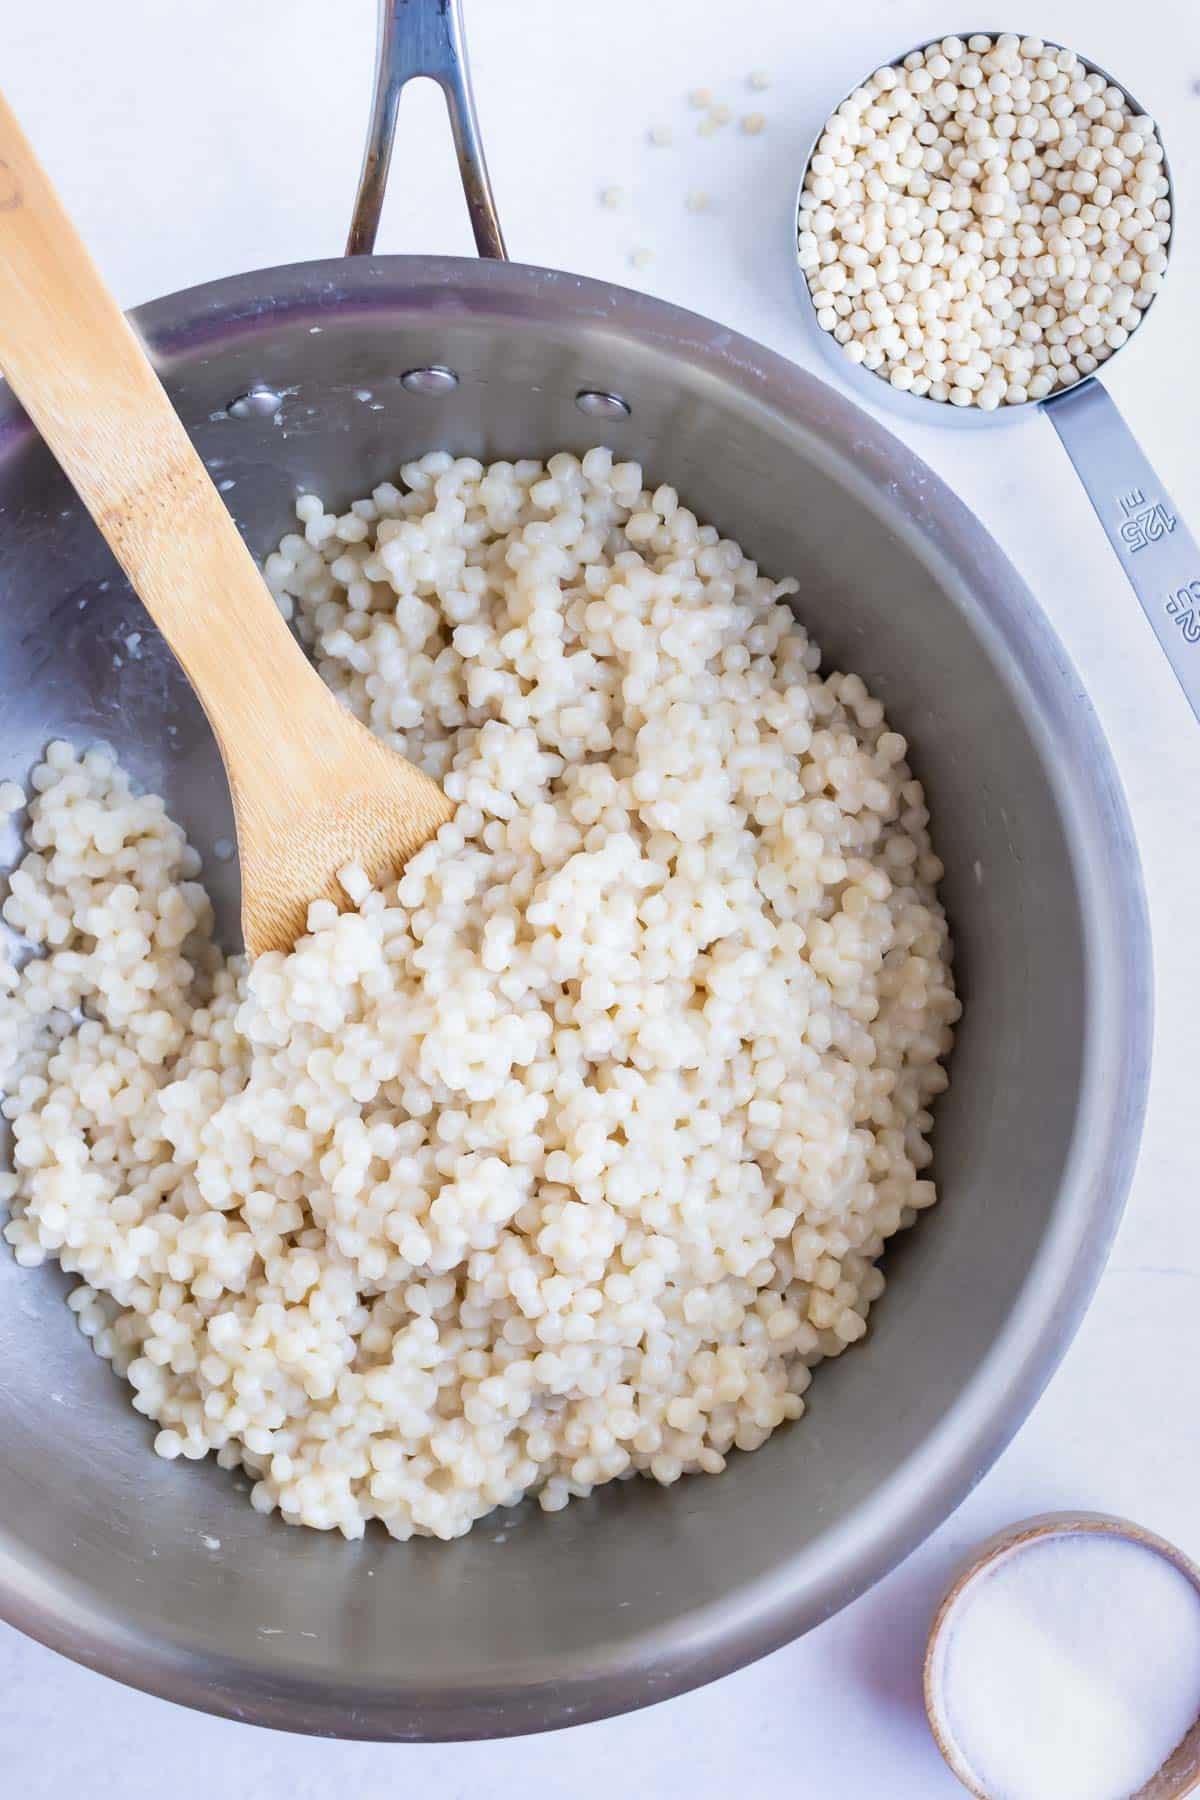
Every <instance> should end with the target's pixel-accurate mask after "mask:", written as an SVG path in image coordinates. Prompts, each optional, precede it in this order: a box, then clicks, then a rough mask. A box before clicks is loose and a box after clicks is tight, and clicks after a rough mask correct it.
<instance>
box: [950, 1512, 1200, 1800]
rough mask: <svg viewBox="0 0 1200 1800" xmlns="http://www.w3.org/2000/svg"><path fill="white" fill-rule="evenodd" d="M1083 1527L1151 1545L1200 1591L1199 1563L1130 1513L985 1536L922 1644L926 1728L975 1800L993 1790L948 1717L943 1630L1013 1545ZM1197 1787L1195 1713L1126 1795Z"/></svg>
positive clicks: (1139, 1799)
mask: <svg viewBox="0 0 1200 1800" xmlns="http://www.w3.org/2000/svg"><path fill="white" fill-rule="evenodd" d="M1087 1533H1097V1534H1099V1535H1102V1536H1106V1537H1117V1538H1124V1539H1125V1540H1126V1541H1127V1542H1128V1543H1131V1544H1138V1545H1140V1546H1141V1548H1142V1549H1144V1550H1153V1551H1154V1552H1155V1554H1156V1555H1158V1556H1162V1557H1165V1558H1166V1560H1167V1561H1168V1562H1169V1563H1171V1564H1172V1565H1173V1566H1174V1567H1175V1568H1176V1569H1178V1570H1179V1572H1180V1573H1181V1574H1182V1575H1186V1576H1187V1578H1188V1580H1189V1581H1190V1582H1191V1584H1192V1586H1193V1587H1194V1588H1195V1589H1196V1591H1197V1593H1200V1568H1197V1566H1196V1564H1195V1563H1194V1562H1192V1561H1191V1559H1190V1558H1189V1557H1186V1556H1185V1555H1184V1554H1183V1551H1182V1550H1178V1549H1177V1548H1176V1547H1175V1545H1174V1544H1169V1543H1168V1542H1167V1540H1166V1539H1165V1538H1160V1537H1158V1536H1157V1535H1156V1534H1155V1533H1154V1532H1153V1531H1147V1530H1145V1528H1144V1527H1143V1526H1141V1525H1135V1524H1134V1523H1133V1521H1132V1520H1131V1519H1120V1518H1115V1517H1113V1516H1112V1515H1110V1514H1108V1513H1093V1512H1057V1513H1039V1514H1038V1515H1037V1516H1036V1517H1035V1518H1032V1519H1023V1520H1022V1521H1021V1522H1020V1524H1018V1525H1010V1526H1009V1527H1008V1528H1007V1529H1006V1530H1005V1531H1001V1532H997V1534H996V1536H995V1537H992V1538H988V1539H987V1541H986V1542H985V1543H983V1544H981V1545H980V1546H979V1548H978V1549H977V1550H976V1551H975V1552H974V1554H973V1555H972V1557H971V1560H970V1562H969V1563H967V1565H966V1566H965V1567H964V1568H963V1569H961V1570H960V1571H959V1573H958V1574H957V1575H956V1576H955V1578H954V1580H953V1581H952V1582H951V1584H950V1586H949V1587H948V1588H947V1590H946V1593H945V1594H944V1596H943V1598H942V1602H941V1605H940V1606H939V1607H938V1609H937V1612H936V1614H935V1615H934V1620H933V1625H932V1627H931V1629H930V1633H929V1642H928V1645H927V1646H926V1650H925V1712H926V1715H927V1717H928V1719H929V1728H930V1730H931V1731H932V1732H933V1736H934V1741H935V1742H936V1744H937V1747H938V1749H939V1750H940V1751H941V1753H942V1756H943V1758H944V1759H945V1762H946V1766H947V1767H948V1768H949V1770H950V1772H951V1774H953V1775H954V1776H956V1777H957V1779H958V1780H959V1781H960V1782H961V1783H962V1785H963V1787H964V1788H966V1790H967V1792H968V1793H969V1794H974V1795H975V1800H993V1796H992V1795H990V1794H989V1793H988V1792H987V1790H986V1789H984V1788H981V1787H980V1786H979V1785H978V1781H977V1778H976V1776H975V1773H974V1771H973V1770H972V1768H971V1767H970V1765H969V1763H968V1762H967V1760H966V1758H965V1756H964V1755H963V1754H962V1752H961V1751H960V1749H959V1747H958V1745H957V1744H956V1743H955V1741H954V1738H953V1736H952V1735H951V1733H950V1729H949V1726H948V1725H947V1722H946V1718H945V1712H944V1710H943V1707H942V1695H941V1665H940V1659H939V1651H940V1650H941V1647H942V1646H941V1638H942V1633H943V1630H944V1628H945V1626H946V1625H947V1623H948V1622H949V1619H950V1615H951V1613H952V1612H953V1610H954V1608H955V1606H956V1605H957V1604H958V1602H959V1600H960V1599H961V1598H962V1597H963V1595H964V1594H965V1593H966V1590H967V1589H968V1588H969V1587H970V1586H971V1584H972V1583H973V1582H974V1581H976V1580H977V1579H978V1578H979V1577H980V1576H981V1575H984V1574H986V1573H987V1571H988V1570H989V1569H991V1568H992V1567H994V1565H995V1564H996V1563H997V1562H998V1561H999V1560H1000V1558H1001V1557H1004V1556H1007V1555H1009V1554H1010V1553H1011V1552H1013V1551H1020V1550H1023V1549H1027V1548H1028V1547H1029V1546H1030V1545H1031V1544H1035V1543H1038V1542H1039V1541H1041V1540H1043V1539H1045V1538H1051V1537H1076V1536H1080V1535H1084V1534H1087ZM1197 1789H1200V1717H1197V1719H1196V1722H1195V1724H1194V1725H1193V1726H1192V1727H1191V1729H1190V1731H1188V1732H1187V1733H1186V1734H1185V1736H1184V1737H1183V1739H1182V1741H1181V1742H1180V1743H1179V1744H1178V1745H1177V1746H1176V1748H1175V1749H1174V1750H1173V1751H1172V1752H1171V1754H1170V1756H1169V1757H1168V1758H1167V1760H1166V1762H1165V1763H1163V1765H1162V1767H1161V1769H1159V1770H1158V1772H1157V1774H1155V1775H1152V1776H1151V1777H1150V1780H1149V1781H1147V1782H1146V1783H1144V1785H1143V1786H1142V1787H1140V1788H1138V1790H1137V1792H1136V1794H1132V1795H1130V1800H1182V1797H1183V1796H1184V1795H1186V1794H1194V1793H1196V1791H1197Z"/></svg>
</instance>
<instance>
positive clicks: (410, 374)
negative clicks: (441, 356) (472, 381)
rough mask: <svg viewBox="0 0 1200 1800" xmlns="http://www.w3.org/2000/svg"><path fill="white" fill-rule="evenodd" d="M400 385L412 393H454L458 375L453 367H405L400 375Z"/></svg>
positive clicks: (432, 395) (434, 394) (431, 394)
mask: <svg viewBox="0 0 1200 1800" xmlns="http://www.w3.org/2000/svg"><path fill="white" fill-rule="evenodd" d="M400 386H401V387H402V388H406V389H407V390H408V392H409V393H410V394H428V395H430V396H431V397H436V396H437V395H440V394H450V393H453V391H454V389H455V388H456V387H457V386H458V376H457V375H456V374H455V373H454V370H453V369H443V368H432V369H405V371H404V373H403V375H402V376H401V377H400Z"/></svg>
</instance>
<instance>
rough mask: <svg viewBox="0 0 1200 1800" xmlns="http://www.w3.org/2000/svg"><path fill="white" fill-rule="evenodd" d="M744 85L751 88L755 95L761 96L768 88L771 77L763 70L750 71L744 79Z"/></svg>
mask: <svg viewBox="0 0 1200 1800" xmlns="http://www.w3.org/2000/svg"><path fill="white" fill-rule="evenodd" d="M746 84H747V86H748V87H752V88H753V89H754V90H755V92H756V93H759V94H761V93H763V92H764V91H765V90H766V89H767V88H769V87H770V85H771V77H770V76H769V75H768V74H767V71H766V70H765V69H751V71H750V73H749V75H748V76H747V77H746Z"/></svg>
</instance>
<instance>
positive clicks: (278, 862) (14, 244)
mask: <svg viewBox="0 0 1200 1800" xmlns="http://www.w3.org/2000/svg"><path fill="white" fill-rule="evenodd" d="M0 369H3V371H4V374H5V375H6V376H7V378H8V380H9V382H10V384H11V386H12V388H13V390H14V391H15V393H16V394H17V397H18V398H19V399H20V401H21V403H22V405H23V406H24V407H25V409H26V411H27V412H28V413H29V416H30V418H31V419H32V420H33V423H34V424H35V425H36V426H37V429H38V431H39V432H40V433H41V435H42V437H43V438H44V440H45V442H46V443H47V445H48V446H49V448H50V449H51V450H52V451H53V453H54V455H55V457H56V458H57V459H58V461H59V463H60V464H61V465H62V467H63V469H64V471H65V472H66V474H67V475H68V476H69V477H70V480H71V482H72V483H73V485H74V487H75V489H76V491H77V493H78V494H79V496H80V498H81V499H82V501H83V503H84V505H85V506H86V507H87V509H88V511H89V512H90V513H91V515H92V518H93V519H94V520H95V522H96V524H97V526H98V527H99V529H100V531H101V533H102V535H103V536H104V537H105V538H106V539H107V540H108V543H109V545H110V547H111V548H112V550H113V552H114V554H115V555H116V558H117V561H118V562H119V563H120V564H121V567H122V568H123V569H124V571H125V573H126V575H128V577H129V579H130V581H131V582H132V584H133V587H134V589H135V590H136V592H137V594H138V596H139V598H140V599H141V601H142V603H143V605H144V606H145V607H146V610H147V611H148V612H149V614H150V616H151V617H152V618H153V620H154V622H155V624H156V625H157V626H158V628H159V630H160V631H161V632H162V634H163V636H164V638H165V639H166V641H167V643H168V644H169V645H170V647H171V649H172V650H173V651H174V653H175V655H176V656H177V657H178V659H179V661H180V663H181V664H182V666H183V670H184V673H185V674H186V675H187V677H188V680H189V681H190V682H191V684H192V686H193V687H194V688H195V690H196V692H197V694H198V695H199V697H200V700H201V703H202V704H203V706H204V710H205V712H206V713H207V715H208V720H209V723H210V725H211V726H212V728H213V731H214V733H215V734H216V738H217V742H218V744H219V746H220V749H221V755H222V757H223V759H224V763H225V772H226V774H227V776H228V778H229V786H230V790H231V792H232V795H233V810H234V818H235V820H236V822H237V839H238V854H239V859H240V862H241V872H242V934H243V936H244V938H245V942H246V948H247V950H248V951H249V952H250V954H251V955H252V956H254V955H257V954H258V953H259V952H260V951H263V950H290V949H291V947H292V945H293V944H294V943H295V941H296V939H297V938H298V937H299V936H300V935H301V934H302V933H303V931H304V928H305V919H306V914H307V909H308V904H309V902H310V901H312V900H317V899H332V900H334V901H337V902H338V903H339V904H340V903H343V901H344V896H343V894H342V890H341V888H340V886H339V884H338V880H337V872H338V870H339V869H341V868H343V867H344V866H345V865H346V864H347V863H358V864H360V865H361V866H362V867H363V868H364V869H365V870H366V872H367V873H368V875H370V876H371V878H372V879H379V878H381V877H383V876H384V875H386V874H387V873H388V871H389V870H390V869H392V868H395V867H396V866H398V865H400V864H402V863H403V862H404V861H405V860H406V859H407V858H408V857H409V856H411V855H412V853H413V852H414V851H415V850H417V849H418V848H419V847H420V845H421V844H423V843H424V842H425V840H426V839H427V838H429V837H432V836H433V834H434V833H435V832H436V831H437V829H438V827H439V825H441V824H443V823H444V822H445V820H446V819H448V818H449V816H450V814H451V812H452V811H453V808H452V806H451V804H450V802H449V801H448V800H447V799H446V796H445V795H444V794H443V793H442V790H441V788H440V787H438V785H437V783H436V782H434V781H431V780H430V779H429V777H428V776H427V775H423V774H422V773H421V771H420V770H419V769H415V768H414V767H413V766H412V764H411V763H408V762H405V760H404V759H403V758H402V757H400V756H397V755H396V754H395V753H394V752H393V751H391V750H388V749H386V748H385V747H384V746H383V745H382V744H381V743H379V742H378V740H377V739H375V738H373V737H372V736H371V734H370V732H368V731H367V730H366V729H365V727H363V726H362V725H360V724H358V722H357V721H356V720H354V719H352V718H351V717H350V715H349V713H347V712H345V711H344V710H343V708H342V707H341V706H340V705H339V704H338V702H337V701H336V700H335V699H334V697H333V695H332V694H331V693H330V692H329V689H328V688H327V687H326V686H325V684H324V683H323V682H322V681H321V679H320V677H319V676H318V674H317V673H316V671H315V669H313V668H312V666H311V665H310V664H309V662H308V661H307V659H306V657H305V656H304V653H303V651H302V650H301V649H300V647H299V645H298V644H297V643H296V640H295V639H294V638H293V636H292V634H291V632H290V631H289V630H288V628H287V625H286V624H285V623H284V621H283V619H282V617H281V616H280V613H279V610H278V608H277V607H276V605H275V602H274V600H273V599H272V598H271V595H270V594H269V593H268V591H267V589H266V587H265V586H264V584H263V580H262V577H261V575H260V574H259V571H258V569H257V567H256V565H255V563H254V561H253V558H252V557H251V555H250V553H249V551H248V550H247V549H246V546H245V545H244V544H243V542H242V540H241V537H240V536H239V534H238V530H237V527H236V526H235V525H234V522H233V520H232V519H231V518H230V516H229V513H228V512H227V511H226V509H225V506H224V504H223V502H222V500H221V497H220V495H219V494H218V493H217V490H216V488H215V487H214V486H213V484H212V482H211V481H210V479H209V477H208V473H207V471H206V470H205V467H204V464H203V463H202V462H201V461H200V458H199V456H198V455H197V454H196V451H195V450H194V449H193V447H192V444H191V442H190V440H189V438H188V436H187V433H186V432H185V431H184V429H183V426H182V424H181V423H180V421H179V419H178V417H177V416H176V414H175V412H174V410H173V408H172V406H171V403H170V401H169V400H168V399H167V396H166V393H165V392H164V390H163V387H162V385H161V383H160V382H159V379H158V376H157V375H156V374H155V372H154V370H153V368H152V367H151V366H150V362H149V360H148V358H147V356H146V352H145V350H144V349H143V348H142V345H141V343H140V342H139V340H138V338H137V337H136V335H135V334H134V331H133V329H132V327H131V326H130V324H129V322H128V321H127V320H126V318H125V317H124V315H123V314H122V313H121V311H120V309H119V308H118V306H117V304H116V301H115V300H114V299H113V297H112V295H111V294H110V293H109V292H108V289H107V288H106V287H105V286H104V283H103V282H102V280H101V279H100V276H99V274H98V272H97V270H96V268H95V265H94V264H93V262H92V260H91V258H90V256H89V255H88V253H87V251H86V249H85V248H84V246H83V244H82V243H81V241H80V239H79V236H78V234H77V233H76V231H75V229H74V227H73V226H72V224H71V222H70V220H69V219H68V218H67V215H66V213H65V212H64V211H63V208H62V205H61V203H60V201H59V199H58V196H57V194H56V193H55V191H54V189H53V187H52V186H51V184H50V182H49V180H48V179H47V177H46V175H45V172H44V171H43V169H42V168H41V166H40V164H39V163H38V162H37V159H36V158H35V156H34V154H33V152H32V150H31V149H30V147H29V144H28V142H27V141H26V139H25V137H24V136H23V135H22V132H21V130H20V127H19V126H18V125H17V122H16V120H15V119H14V117H13V115H12V112H11V111H10V109H9V108H8V106H7V104H6V103H5V101H4V99H3V97H2V96H0Z"/></svg>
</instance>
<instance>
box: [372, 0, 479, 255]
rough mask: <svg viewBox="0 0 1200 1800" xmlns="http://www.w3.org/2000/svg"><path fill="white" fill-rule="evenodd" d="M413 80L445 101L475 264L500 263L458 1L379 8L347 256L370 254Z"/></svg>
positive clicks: (426, 0) (407, 1)
mask: <svg viewBox="0 0 1200 1800" xmlns="http://www.w3.org/2000/svg"><path fill="white" fill-rule="evenodd" d="M418 75H425V76H428V77H429V79H430V80H431V81H436V82H437V84H438V86H439V87H440V88H441V90H442V93H443V94H444V95H445V99H446V107H447V110H448V112H449V114H450V129H451V131H452V132H453V134H454V148H455V150H456V151H457V153H458V173H459V176H460V178H461V180H462V184H463V192H464V194H465V195H466V197H467V211H468V212H469V213H470V215H471V229H472V230H473V231H474V233H475V246H476V248H477V250H478V251H479V254H480V256H492V257H496V258H497V259H498V260H499V261H501V262H503V261H505V260H506V257H507V252H506V251H505V248H504V237H503V234H502V232H501V230H500V220H499V218H498V217H497V216H496V203H495V201H494V199H493V198H492V187H491V183H490V181H489V180H488V172H487V163H486V162H485V160H484V155H483V144H482V142H481V141H480V137H479V120H478V119H477V118H476V116H475V97H474V95H473V94H472V92H471V75H470V70H469V69H468V67H467V46H466V38H465V36H464V33H463V22H462V6H461V0H380V4H379V35H378V39H377V43H376V52H375V103H374V106H373V107H372V109H371V124H370V128H369V130H368V132H367V147H366V152H365V154H364V156H363V166H362V174H361V175H360V176H359V181H358V193H357V195H356V197H355V201H354V214H353V217H352V218H351V221H350V236H349V238H348V239H347V242H346V255H347V256H365V255H369V254H370V252H371V251H372V250H373V249H374V248H375V236H376V233H377V232H378V230H379V215H380V212H381V211H382V209H383V195H384V190H385V188H386V187H387V178H388V168H389V166H390V164H391V160H392V144H393V142H394V141H395V136H396V109H397V107H398V106H399V104H400V94H401V90H402V89H403V88H404V87H405V86H406V84H407V83H408V82H410V81H412V80H414V79H415V78H416V77H417V76H418Z"/></svg>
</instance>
